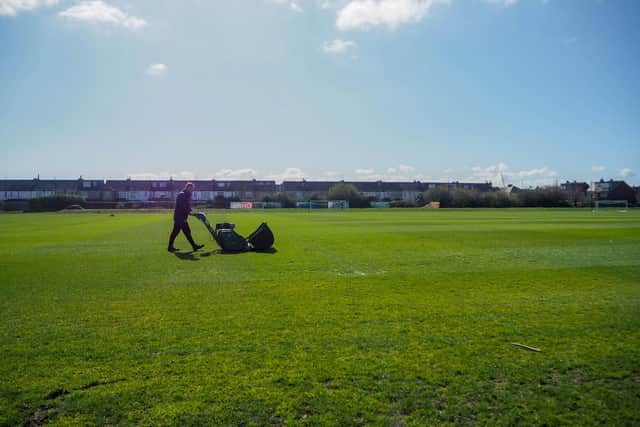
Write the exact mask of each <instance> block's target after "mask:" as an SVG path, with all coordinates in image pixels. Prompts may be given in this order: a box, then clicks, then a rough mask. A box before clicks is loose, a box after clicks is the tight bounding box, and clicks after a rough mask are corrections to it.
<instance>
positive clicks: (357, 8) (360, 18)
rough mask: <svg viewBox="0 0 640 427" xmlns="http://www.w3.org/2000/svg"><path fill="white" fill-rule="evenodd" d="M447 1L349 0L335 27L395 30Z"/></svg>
mask: <svg viewBox="0 0 640 427" xmlns="http://www.w3.org/2000/svg"><path fill="white" fill-rule="evenodd" d="M448 3H449V0H351V1H350V2H349V3H348V4H347V5H346V6H344V7H343V8H342V9H340V10H339V11H338V16H337V19H336V26H337V27H338V28H339V29H340V30H368V29H371V28H377V27H382V28H387V29H389V30H395V29H396V28H398V27H399V26H400V25H402V24H408V23H413V22H419V21H421V20H423V19H424V18H425V17H426V16H427V15H428V14H429V11H430V10H431V8H432V7H434V6H435V5H438V4H448Z"/></svg>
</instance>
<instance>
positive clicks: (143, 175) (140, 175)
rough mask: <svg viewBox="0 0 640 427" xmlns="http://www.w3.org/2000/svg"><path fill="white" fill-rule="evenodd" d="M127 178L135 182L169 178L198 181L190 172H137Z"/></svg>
mask: <svg viewBox="0 0 640 427" xmlns="http://www.w3.org/2000/svg"><path fill="white" fill-rule="evenodd" d="M125 178H131V179H133V180H156V179H158V180H159V179H169V178H173V179H186V180H192V179H196V175H195V173H193V172H190V171H183V172H178V173H175V172H158V173H156V172H136V173H130V174H128V175H127V176H126V177H125Z"/></svg>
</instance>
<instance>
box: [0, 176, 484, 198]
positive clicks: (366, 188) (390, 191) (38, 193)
mask: <svg viewBox="0 0 640 427" xmlns="http://www.w3.org/2000/svg"><path fill="white" fill-rule="evenodd" d="M190 182H193V183H194V184H195V186H196V191H195V192H194V193H193V200H195V201H213V200H216V199H217V198H220V197H223V198H225V199H235V200H242V201H261V200H263V198H265V197H266V196H273V195H275V194H278V193H280V194H285V195H286V196H287V197H289V198H290V199H292V200H297V201H301V200H309V199H326V198H327V193H328V191H329V189H330V188H331V187H333V186H334V185H336V184H340V183H347V184H353V185H354V186H355V187H356V188H357V189H358V190H359V191H360V193H361V194H362V195H363V196H364V197H370V198H373V199H378V200H415V198H416V197H417V196H418V194H420V193H422V192H424V191H426V190H429V189H431V188H449V189H456V188H463V189H468V190H478V191H490V190H491V189H492V186H491V183H490V182H485V183H462V182H420V181H413V182H385V181H306V180H301V181H284V182H282V183H280V184H276V182H275V181H270V180H246V181H238V180H233V181H231V180H215V179H214V180H192V181H190ZM186 183H187V181H184V180H173V179H168V180H133V179H125V180H95V179H83V178H79V179H73V180H57V179H53V180H47V179H39V178H34V179H27V180H13V179H5V180H0V200H5V201H6V200H30V199H34V198H38V197H45V196H54V195H59V194H69V195H77V196H80V197H82V198H83V199H84V200H86V201H103V202H113V201H136V202H147V201H171V200H174V199H175V197H176V195H177V193H178V192H179V191H180V190H181V189H182V188H183V187H184V185H185V184H186Z"/></svg>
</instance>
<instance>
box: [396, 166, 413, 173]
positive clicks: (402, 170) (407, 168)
mask: <svg viewBox="0 0 640 427" xmlns="http://www.w3.org/2000/svg"><path fill="white" fill-rule="evenodd" d="M415 170H416V168H414V167H413V166H409V165H400V166H398V171H400V173H403V174H408V173H413V172H415Z"/></svg>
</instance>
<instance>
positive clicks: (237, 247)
mask: <svg viewBox="0 0 640 427" xmlns="http://www.w3.org/2000/svg"><path fill="white" fill-rule="evenodd" d="M191 215H192V216H194V217H196V218H197V219H199V220H200V221H201V222H202V223H203V224H204V226H205V227H207V230H209V233H211V236H212V237H213V239H214V240H215V241H216V243H217V244H218V245H219V246H220V247H221V248H222V250H223V251H225V252H247V251H256V252H260V251H267V250H269V249H271V248H272V246H273V242H274V240H275V239H274V237H273V232H272V231H271V229H270V228H269V226H268V225H267V223H266V222H263V223H262V224H260V226H259V227H258V228H257V229H256V231H254V232H253V233H251V234H250V235H249V237H246V238H245V237H242V236H241V235H240V234H238V233H237V232H236V231H235V227H236V226H235V224H232V223H228V222H223V223H220V224H216V226H215V228H213V227H212V226H211V224H209V221H208V220H207V216H206V215H205V214H204V213H203V212H197V213H194V214H191Z"/></svg>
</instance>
